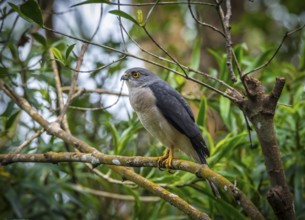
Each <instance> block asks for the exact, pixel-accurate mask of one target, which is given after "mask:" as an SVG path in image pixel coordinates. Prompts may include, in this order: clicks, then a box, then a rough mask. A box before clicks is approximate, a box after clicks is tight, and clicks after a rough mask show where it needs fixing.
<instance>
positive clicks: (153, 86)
mask: <svg viewBox="0 0 305 220" xmlns="http://www.w3.org/2000/svg"><path fill="white" fill-rule="evenodd" d="M135 74H136V75H135ZM137 74H139V75H137ZM121 79H122V80H126V82H127V86H128V89H129V99H130V103H131V105H132V107H133V109H134V110H135V111H136V113H137V115H138V116H139V118H140V120H141V122H142V124H143V126H144V127H145V128H146V129H147V130H148V131H149V132H150V133H151V134H152V135H153V136H154V137H156V138H157V139H159V140H160V141H161V143H162V144H164V145H165V146H166V147H174V148H178V149H180V150H181V151H183V152H184V153H186V154H188V155H189V156H192V157H193V158H194V159H195V160H196V161H197V162H201V163H204V164H206V160H205V157H206V156H209V150H208V148H207V147H206V144H205V141H204V140H203V138H202V136H201V133H200V130H199V128H198V126H197V124H196V123H195V120H194V115H193V113H192V110H191V108H190V107H189V105H188V104H187V102H186V101H185V99H184V98H183V97H182V95H181V94H179V93H178V92H177V91H176V90H175V89H173V88H172V87H171V86H170V85H168V84H167V83H166V82H165V81H163V80H161V79H160V78H159V77H158V76H156V75H155V74H153V73H152V72H150V71H149V70H146V69H144V68H138V67H137V68H132V69H129V70H127V71H126V72H125V74H124V75H123V76H122V78H121Z"/></svg>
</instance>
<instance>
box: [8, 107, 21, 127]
mask: <svg viewBox="0 0 305 220" xmlns="http://www.w3.org/2000/svg"><path fill="white" fill-rule="evenodd" d="M19 113H20V111H17V112H15V113H14V114H12V115H11V116H10V117H9V118H8V120H7V122H6V124H5V130H8V129H10V127H11V126H12V125H13V123H14V122H15V120H16V118H17V116H18V115H19Z"/></svg>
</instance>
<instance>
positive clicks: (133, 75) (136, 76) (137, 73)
mask: <svg viewBox="0 0 305 220" xmlns="http://www.w3.org/2000/svg"><path fill="white" fill-rule="evenodd" d="M140 75H141V74H140V73H139V72H132V73H131V76H132V77H133V78H135V79H136V78H139V77H140Z"/></svg>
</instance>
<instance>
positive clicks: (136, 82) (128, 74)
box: [121, 67, 159, 88]
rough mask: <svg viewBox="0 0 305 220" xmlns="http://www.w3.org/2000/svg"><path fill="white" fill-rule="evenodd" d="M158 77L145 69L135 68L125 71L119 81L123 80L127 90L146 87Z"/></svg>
mask: <svg viewBox="0 0 305 220" xmlns="http://www.w3.org/2000/svg"><path fill="white" fill-rule="evenodd" d="M158 79H159V78H158V76H156V75H155V74H153V73H152V72H150V71H149V70H147V69H144V68H140V67H135V68H131V69H128V70H126V71H125V73H124V75H123V76H122V77H121V80H125V81H126V84H127V86H128V87H129V88H135V87H143V86H148V85H149V84H150V83H152V82H154V81H155V80H158Z"/></svg>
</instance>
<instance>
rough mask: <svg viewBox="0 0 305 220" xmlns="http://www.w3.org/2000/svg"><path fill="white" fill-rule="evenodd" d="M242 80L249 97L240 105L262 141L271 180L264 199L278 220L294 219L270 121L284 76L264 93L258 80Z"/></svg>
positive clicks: (291, 200) (272, 124)
mask: <svg viewBox="0 0 305 220" xmlns="http://www.w3.org/2000/svg"><path fill="white" fill-rule="evenodd" d="M244 80H245V83H246V84H247V87H248V88H249V92H250V94H251V97H252V98H251V99H250V98H249V99H245V100H244V102H243V103H241V105H240V108H241V109H242V110H243V111H244V112H245V114H246V115H247V117H248V118H249V120H250V121H251V123H252V124H253V125H254V128H255V130H256V133H257V137H258V139H259V142H260V144H261V148H262V152H263V155H264V159H265V165H266V169H267V171H268V175H269V178H270V183H271V187H270V189H269V192H268V194H267V199H268V201H269V203H270V205H271V206H272V209H273V211H274V213H275V214H276V215H277V218H278V219H283V220H284V219H295V212H294V202H293V196H292V194H291V193H290V191H289V187H288V185H287V183H286V177H285V172H284V169H283V164H282V160H281V154H280V150H279V146H278V143H277V138H276V133H275V129H274V121H273V118H274V114H275V110H276V105H277V102H278V99H279V97H280V94H281V92H282V90H283V88H284V84H285V79H284V78H277V79H276V82H275V85H274V88H273V90H272V92H271V94H270V95H269V94H267V93H266V91H265V89H264V87H263V85H262V84H261V82H260V81H258V80H257V79H255V78H252V77H245V78H244Z"/></svg>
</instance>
